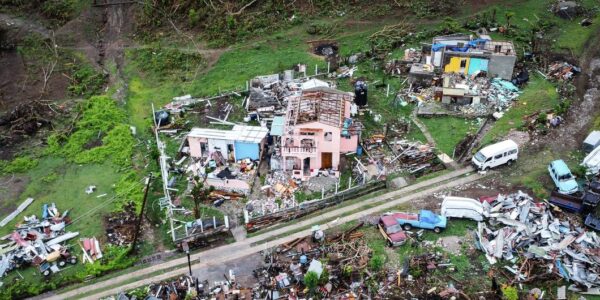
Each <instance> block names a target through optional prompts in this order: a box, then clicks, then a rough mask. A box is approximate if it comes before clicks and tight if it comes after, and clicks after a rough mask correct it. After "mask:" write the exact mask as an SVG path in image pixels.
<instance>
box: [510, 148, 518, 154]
mask: <svg viewBox="0 0 600 300" xmlns="http://www.w3.org/2000/svg"><path fill="white" fill-rule="evenodd" d="M515 153H517V149H513V150H510V151H508V155H511V154H515Z"/></svg>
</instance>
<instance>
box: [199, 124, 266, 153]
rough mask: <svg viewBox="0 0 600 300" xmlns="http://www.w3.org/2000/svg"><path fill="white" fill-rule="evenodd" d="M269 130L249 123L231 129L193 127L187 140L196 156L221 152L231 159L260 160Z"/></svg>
mask: <svg viewBox="0 0 600 300" xmlns="http://www.w3.org/2000/svg"><path fill="white" fill-rule="evenodd" d="M268 132H269V130H268V129H267V128H265V127H260V126H247V125H235V126H233V128H232V129H231V130H222V129H211V128H192V130H191V131H190V133H188V135H187V140H188V143H189V147H190V155H191V156H192V157H195V158H200V157H209V156H210V155H211V154H213V153H215V152H219V153H220V154H221V155H222V156H223V157H224V158H227V159H229V160H231V159H233V160H240V159H245V158H249V159H252V160H258V159H260V150H261V149H262V146H263V144H264V142H265V138H266V136H267V134H268Z"/></svg>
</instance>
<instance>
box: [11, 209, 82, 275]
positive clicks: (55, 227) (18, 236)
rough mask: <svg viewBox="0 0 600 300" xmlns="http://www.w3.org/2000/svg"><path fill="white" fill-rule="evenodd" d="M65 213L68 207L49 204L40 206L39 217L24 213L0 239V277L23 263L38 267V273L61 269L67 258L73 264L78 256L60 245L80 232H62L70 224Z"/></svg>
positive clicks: (48, 272) (67, 213) (46, 273)
mask: <svg viewBox="0 0 600 300" xmlns="http://www.w3.org/2000/svg"><path fill="white" fill-rule="evenodd" d="M68 215H69V211H68V210H66V211H64V212H63V213H60V212H59V210H58V208H57V207H56V205H55V204H54V203H52V204H51V205H47V204H44V205H43V206H42V215H41V218H38V216H36V215H31V216H25V217H24V222H23V223H20V224H17V225H16V230H15V231H14V232H13V233H12V234H9V235H7V236H5V237H3V238H2V241H3V242H2V244H1V245H0V278H1V277H3V276H4V275H5V274H6V273H7V272H9V271H11V270H13V269H16V268H19V267H21V266H25V265H34V266H39V268H40V272H41V273H42V274H44V275H46V276H47V275H49V274H50V272H52V273H56V272H58V271H60V269H59V266H60V267H62V266H64V265H65V263H66V261H68V262H70V263H76V262H77V259H76V258H75V257H74V256H71V255H70V253H69V252H68V250H67V248H66V247H64V246H63V244H64V242H65V241H67V240H69V239H72V238H74V237H76V236H77V235H79V232H67V231H65V227H66V226H67V225H68V224H70V223H71V219H70V218H69V216H68ZM6 241H7V242H6Z"/></svg>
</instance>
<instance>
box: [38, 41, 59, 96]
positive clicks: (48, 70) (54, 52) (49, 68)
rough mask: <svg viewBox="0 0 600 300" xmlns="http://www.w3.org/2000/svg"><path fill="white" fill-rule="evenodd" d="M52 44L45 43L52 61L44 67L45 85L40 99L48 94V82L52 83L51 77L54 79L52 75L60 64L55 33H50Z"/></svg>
mask: <svg viewBox="0 0 600 300" xmlns="http://www.w3.org/2000/svg"><path fill="white" fill-rule="evenodd" d="M49 39H50V41H49V42H50V44H49V43H48V41H46V42H45V44H46V47H48V49H49V50H50V53H51V56H52V57H51V59H50V61H49V62H48V64H47V65H46V66H42V73H43V75H44V78H43V79H44V85H43V86H42V90H41V91H40V98H42V97H44V94H45V93H46V88H47V87H48V81H50V77H52V73H53V72H54V68H55V67H56V65H57V64H58V45H57V44H56V38H55V37H54V31H50V37H49Z"/></svg>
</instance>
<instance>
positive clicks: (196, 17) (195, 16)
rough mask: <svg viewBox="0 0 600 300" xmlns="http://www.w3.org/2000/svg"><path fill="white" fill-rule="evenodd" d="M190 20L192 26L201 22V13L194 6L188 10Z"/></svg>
mask: <svg viewBox="0 0 600 300" xmlns="http://www.w3.org/2000/svg"><path fill="white" fill-rule="evenodd" d="M188 22H189V24H190V26H191V27H195V26H196V25H198V22H200V14H199V13H198V11H196V10H195V9H193V8H190V10H189V11H188Z"/></svg>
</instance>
